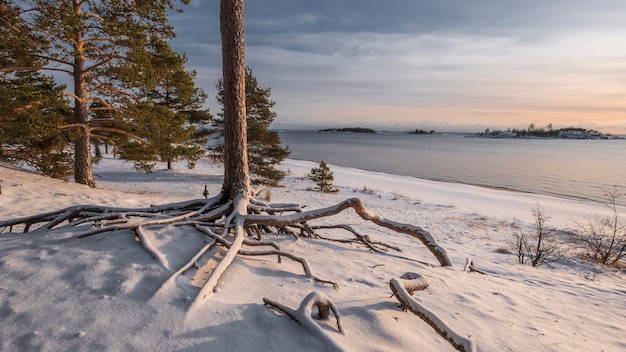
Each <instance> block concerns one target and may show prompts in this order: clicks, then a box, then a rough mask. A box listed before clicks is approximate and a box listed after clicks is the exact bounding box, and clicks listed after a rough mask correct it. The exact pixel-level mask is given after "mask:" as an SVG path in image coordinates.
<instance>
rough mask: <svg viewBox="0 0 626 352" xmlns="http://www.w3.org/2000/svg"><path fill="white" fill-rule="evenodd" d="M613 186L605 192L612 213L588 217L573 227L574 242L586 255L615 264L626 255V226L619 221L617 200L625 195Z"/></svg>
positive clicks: (603, 262)
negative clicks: (600, 216) (601, 216)
mask: <svg viewBox="0 0 626 352" xmlns="http://www.w3.org/2000/svg"><path fill="white" fill-rule="evenodd" d="M623 195H624V194H621V193H619V192H618V190H617V186H613V187H612V188H610V189H608V190H607V191H606V193H605V196H606V199H607V206H608V207H609V208H610V209H611V215H609V216H607V217H604V218H599V217H597V216H596V217H594V218H587V220H586V221H585V222H583V223H578V222H576V223H575V225H574V228H573V229H572V236H573V242H574V243H576V244H578V245H579V246H580V247H581V249H582V250H583V251H584V252H585V255H586V256H588V257H589V258H592V259H594V260H596V261H598V262H599V263H602V264H609V265H615V264H617V262H618V261H620V260H621V259H622V258H624V257H626V226H625V225H624V224H623V223H621V222H620V221H619V213H618V211H617V205H616V203H617V200H618V199H619V198H620V197H621V196H623Z"/></svg>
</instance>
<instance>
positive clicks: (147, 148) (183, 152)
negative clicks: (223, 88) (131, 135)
mask: <svg viewBox="0 0 626 352" xmlns="http://www.w3.org/2000/svg"><path fill="white" fill-rule="evenodd" d="M149 48H150V50H151V52H152V57H151V66H152V68H153V77H152V78H151V81H150V82H149V84H146V88H145V89H144V92H143V93H142V94H143V95H144V96H145V97H146V99H145V100H143V101H141V102H139V103H137V104H134V105H133V106H131V107H130V109H127V110H126V111H125V117H126V118H128V117H130V118H131V119H132V120H133V127H134V129H135V130H136V133H137V134H138V135H141V136H143V137H145V139H146V140H147V143H139V142H138V141H131V143H132V148H129V147H128V146H127V148H126V149H127V150H126V152H123V153H122V156H123V157H124V158H126V159H130V160H134V161H135V162H136V166H137V167H138V168H142V169H145V170H147V171H149V170H151V169H152V167H153V166H154V161H157V160H158V161H163V162H167V169H168V170H171V169H172V162H174V161H179V160H187V166H188V167H190V168H192V167H194V166H195V163H196V161H197V160H198V159H199V158H200V157H201V156H203V155H204V154H205V148H204V146H205V145H206V143H207V139H206V136H207V135H208V131H207V130H206V128H205V127H204V125H206V124H208V122H209V121H210V119H211V115H210V113H209V111H208V109H206V110H205V109H202V104H203V103H204V101H205V100H206V97H207V95H206V94H205V93H204V91H203V90H202V89H200V88H196V87H195V85H194V79H195V76H196V73H195V72H194V71H186V70H185V63H186V62H187V57H186V56H185V55H180V54H178V53H176V52H174V51H172V50H171V48H170V47H169V45H167V43H165V42H164V41H159V40H156V41H153V42H152V43H151V44H150V45H149Z"/></svg>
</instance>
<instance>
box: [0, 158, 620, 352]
mask: <svg viewBox="0 0 626 352" xmlns="http://www.w3.org/2000/svg"><path fill="white" fill-rule="evenodd" d="M314 166H316V164H314V163H310V162H306V161H296V160H287V161H285V162H284V163H283V165H282V167H283V168H284V169H285V170H289V171H290V173H289V175H288V177H287V178H286V179H285V181H284V187H277V188H272V189H271V198H272V202H275V203H294V202H297V203H299V204H302V205H306V206H307V207H306V208H305V209H306V210H312V209H318V208H323V207H329V206H332V205H335V204H337V203H339V202H341V201H343V200H345V199H347V198H352V197H359V198H360V199H361V200H362V201H363V203H364V204H365V206H366V208H367V209H368V210H369V211H372V212H374V213H377V214H379V215H381V216H383V217H385V218H387V219H390V220H393V221H397V222H400V223H408V224H413V225H416V226H420V227H422V228H424V229H425V230H427V231H428V232H430V233H431V234H432V235H433V236H434V237H435V238H436V240H437V242H438V244H439V245H441V246H442V247H443V248H445V249H446V252H447V253H448V256H450V259H451V261H452V263H453V266H452V267H440V266H439V265H438V264H437V261H436V259H435V258H434V257H433V256H432V254H431V253H430V252H429V251H428V249H427V248H426V247H425V246H424V245H422V244H421V243H420V242H419V241H417V240H415V239H414V238H411V237H409V236H406V235H402V234H396V233H394V232H392V231H389V230H387V229H384V228H381V227H377V226H376V225H374V224H372V223H371V222H364V221H363V220H362V219H361V218H360V217H359V216H358V215H356V214H355V213H354V212H353V211H351V210H347V211H345V212H343V213H341V214H339V215H338V216H334V217H332V218H324V219H321V220H316V221H313V222H312V224H315V225H325V224H327V225H330V224H340V223H344V224H348V225H350V226H351V227H353V228H354V229H355V230H357V231H359V232H360V233H362V234H367V235H369V236H370V237H371V238H372V239H373V240H377V241H383V242H386V243H389V244H391V245H394V246H399V247H401V248H402V249H403V252H402V253H399V254H395V252H387V253H373V252H370V251H369V250H367V249H366V248H365V247H364V246H358V245H355V244H352V245H348V244H341V243H337V242H326V241H321V240H312V239H297V240H296V239H294V238H292V237H289V236H284V237H278V236H276V237H275V238H268V240H273V241H276V242H277V243H278V244H279V245H280V248H281V250H282V251H286V252H290V253H293V254H294V255H297V256H301V257H304V258H306V259H307V260H308V263H309V264H310V266H311V268H312V270H314V271H315V274H316V275H318V276H319V277H320V278H324V279H327V280H331V281H335V282H337V283H338V286H339V288H338V289H337V290H335V289H334V288H332V287H330V286H329V285H323V284H320V283H317V282H315V280H314V279H313V278H311V277H308V276H306V275H305V274H304V272H303V269H302V266H301V264H300V263H297V262H294V261H291V260H289V259H287V258H284V259H283V260H282V262H281V263H278V262H277V261H276V257H275V256H274V257H237V258H235V259H234V261H233V265H232V266H231V267H230V268H228V270H226V272H225V273H224V275H223V276H222V278H221V280H220V283H219V285H218V286H217V290H216V291H215V292H213V293H212V295H211V296H210V297H208V298H207V299H206V300H203V301H201V303H199V304H198V305H197V306H196V307H194V309H193V311H191V312H190V306H191V304H192V302H194V299H195V297H196V296H197V295H198V292H199V291H200V288H196V287H193V286H192V285H188V284H187V283H193V282H194V281H193V280H194V278H191V277H185V276H178V277H176V276H174V277H175V279H172V280H171V281H168V279H169V278H170V277H172V276H173V274H174V273H175V272H176V271H178V270H179V269H180V268H182V267H183V266H185V265H187V264H188V263H190V262H192V263H193V261H192V258H193V257H194V256H195V255H196V254H197V253H198V251H200V250H201V248H202V247H203V246H205V245H206V243H207V241H208V239H207V238H205V237H203V236H202V235H200V234H199V233H197V232H195V231H189V230H188V229H186V228H185V227H172V226H167V225H166V226H161V227H157V228H156V230H155V229H153V230H152V231H145V233H143V234H142V236H144V237H145V238H144V244H147V246H148V247H149V248H150V252H152V254H150V253H149V252H148V251H147V250H146V249H144V247H142V244H141V243H139V242H137V241H136V240H135V236H134V234H132V233H131V232H130V231H129V230H122V231H119V232H116V233H101V234H97V235H94V236H90V237H86V238H82V239H78V238H76V232H74V231H75V230H74V231H72V230H68V229H59V230H54V231H49V232H44V231H36V232H33V233H27V234H22V233H7V229H5V230H4V232H3V233H2V234H0V350H1V351H61V350H63V351H69V350H72V351H92V350H98V351H133V350H135V351H258V352H264V351H277V350H289V351H324V350H326V348H327V346H328V344H327V342H326V341H323V340H321V339H320V338H319V337H318V336H317V335H315V334H312V333H310V332H309V331H308V330H306V329H305V328H303V327H301V326H300V325H298V324H297V323H296V322H295V321H293V320H291V319H290V318H288V317H287V316H286V315H285V314H283V313H282V312H280V311H278V310H276V309H273V308H270V307H268V306H266V305H264V304H263V298H267V299H269V300H272V301H275V302H280V303H281V304H282V305H284V306H286V307H299V306H300V305H301V303H302V301H303V300H304V299H305V297H307V296H308V295H309V294H311V293H312V292H318V293H319V294H320V295H323V296H324V297H327V299H328V300H330V301H332V303H333V304H334V305H335V306H336V308H337V309H338V312H339V314H340V315H341V325H342V327H343V329H344V330H345V333H341V332H339V331H338V330H337V325H336V323H335V321H334V317H332V316H331V318H330V319H328V320H323V321H317V323H318V324H320V328H321V330H323V332H324V333H325V334H326V335H327V336H328V337H329V338H330V339H331V340H332V341H333V342H334V343H335V344H336V345H337V346H340V347H341V348H342V349H345V350H348V351H453V350H454V349H453V347H452V346H451V345H450V344H449V343H448V342H447V341H445V340H444V339H443V338H442V337H441V336H439V335H438V334H437V333H436V332H435V331H434V330H433V329H432V328H431V327H430V326H429V325H428V324H427V323H425V322H424V321H422V320H421V319H420V318H419V317H418V316H416V315H414V314H413V313H411V312H405V311H402V310H400V309H399V308H398V304H399V303H398V302H397V301H396V300H395V299H394V298H393V297H391V290H390V287H389V281H390V280H391V279H394V278H399V277H401V276H402V275H403V274H404V273H406V272H414V273H417V274H419V275H422V276H423V277H424V278H425V279H427V280H428V282H429V283H430V285H429V286H428V288H426V289H425V290H422V291H416V292H414V293H413V294H412V296H411V297H412V298H413V300H414V301H415V302H417V303H418V304H419V305H420V306H422V307H424V308H425V309H427V310H428V311H429V312H431V314H432V315H434V316H436V317H437V318H438V319H441V321H442V323H443V324H445V326H448V327H449V328H450V329H452V330H453V331H454V333H456V334H458V335H459V336H462V337H471V340H472V341H473V342H474V343H475V344H476V348H477V351H499V350H509V351H620V350H626V340H625V339H624V336H626V314H625V313H626V280H625V278H626V273H625V272H624V271H620V270H617V269H614V268H610V267H601V266H597V265H593V264H592V263H589V262H586V261H583V260H577V259H575V258H574V259H571V260H562V261H559V262H556V263H552V264H550V265H546V266H542V267H539V268H532V267H529V266H523V265H520V264H517V260H516V258H515V256H514V255H511V254H507V253H506V251H505V249H506V248H507V242H508V240H509V239H510V238H511V236H512V235H513V229H512V227H511V225H512V223H513V222H515V223H516V224H517V225H518V226H531V223H532V217H531V211H530V210H531V208H532V207H533V205H535V204H536V203H539V204H541V206H542V207H543V208H544V209H545V210H546V211H547V212H549V213H550V214H551V216H552V218H551V220H550V225H554V226H559V227H561V226H568V225H572V222H573V221H574V220H584V219H585V218H587V217H590V216H595V215H598V216H604V215H606V214H608V209H607V208H606V207H605V206H603V205H602V204H596V203H591V202H578V201H572V200H564V199H559V198H552V197H546V196H540V195H536V194H528V193H516V192H507V191H501V190H494V189H487V188H481V187H474V186H468V185H463V184H456V183H442V182H432V181H426V180H420V179H415V178H410V177H402V176H395V175H390V174H384V173H372V172H366V171H361V170H355V169H347V168H339V167H335V166H332V165H329V166H330V167H331V170H332V171H333V173H334V176H335V182H334V185H335V186H337V187H338V188H339V189H340V192H338V193H333V194H324V193H319V192H315V191H312V190H310V189H311V188H313V187H314V184H313V183H312V182H311V181H309V180H307V179H306V178H305V177H304V175H305V174H306V173H308V172H309V170H310V169H311V168H312V167H314ZM176 167H177V169H176V170H174V171H165V170H157V171H155V172H154V173H152V174H145V173H141V172H136V171H134V170H133V169H132V166H131V165H129V164H127V163H124V162H122V161H119V160H114V159H111V158H110V157H107V156H105V158H104V159H103V161H102V162H101V163H100V164H99V165H97V166H96V167H95V170H96V174H97V177H96V182H97V184H98V188H97V189H89V188H87V187H84V186H80V185H77V184H74V183H72V182H63V181H60V180H54V179H49V178H44V177H41V176H38V175H35V174H32V173H29V172H25V171H22V170H17V169H14V168H11V167H8V166H6V165H0V179H1V180H2V181H0V182H1V186H2V188H1V190H2V193H1V194H0V220H8V219H12V218H17V217H24V216H28V215H34V214H37V213H41V212H48V211H52V210H57V209H60V208H63V207H67V206H72V205H79V204H92V205H105V206H111V207H124V208H128V207H132V208H140V207H148V206H150V205H153V204H165V203H170V202H181V201H186V200H190V199H198V198H203V196H202V192H203V191H204V187H205V185H206V186H207V189H208V190H209V194H210V195H213V196H214V195H216V194H217V193H218V192H219V190H220V187H221V175H222V169H221V165H220V164H214V163H212V162H210V161H208V160H204V159H203V160H201V161H200V162H199V163H198V165H197V167H196V169H193V170H187V169H185V168H184V164H182V163H181V164H180V165H176ZM619 210H620V212H621V214H626V209H624V208H620V209H619ZM324 233H325V234H326V235H327V236H329V237H333V238H347V237H348V235H349V233H347V232H345V231H343V232H341V231H339V230H329V231H328V232H324ZM155 257H156V258H158V259H155ZM405 258H411V259H415V260H419V261H422V262H428V263H431V264H432V265H424V264H420V263H418V262H416V261H413V260H407V259H405ZM467 258H471V260H472V261H473V264H474V267H475V268H476V269H477V270H480V271H481V272H484V273H486V275H482V274H480V273H477V272H466V271H465V270H464V267H465V263H466V260H467ZM165 282H167V284H164V283H165ZM183 283H185V284H183Z"/></svg>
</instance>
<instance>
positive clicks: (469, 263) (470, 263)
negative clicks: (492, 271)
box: [463, 257, 487, 275]
mask: <svg viewBox="0 0 626 352" xmlns="http://www.w3.org/2000/svg"><path fill="white" fill-rule="evenodd" d="M463 271H465V272H466V273H479V274H483V275H487V273H485V272H484V271H481V270H478V269H476V267H475V266H474V259H472V258H471V257H467V259H465V267H464V268H463Z"/></svg>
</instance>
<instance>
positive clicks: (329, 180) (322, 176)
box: [307, 161, 339, 193]
mask: <svg viewBox="0 0 626 352" xmlns="http://www.w3.org/2000/svg"><path fill="white" fill-rule="evenodd" d="M307 177H308V178H310V179H311V180H312V181H313V182H315V183H316V184H317V189H318V190H319V191H322V192H326V193H334V192H338V191H339V190H338V189H336V188H333V181H334V180H335V177H334V176H333V172H332V171H330V168H329V167H328V165H326V163H325V162H324V161H321V162H320V165H319V166H318V167H314V168H312V169H311V172H310V173H309V174H308V175H307Z"/></svg>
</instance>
